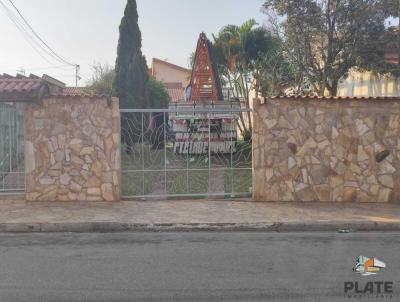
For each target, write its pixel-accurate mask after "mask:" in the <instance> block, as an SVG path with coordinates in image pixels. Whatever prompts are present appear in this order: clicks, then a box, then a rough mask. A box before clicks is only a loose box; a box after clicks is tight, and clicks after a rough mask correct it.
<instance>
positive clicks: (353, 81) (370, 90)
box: [338, 71, 400, 96]
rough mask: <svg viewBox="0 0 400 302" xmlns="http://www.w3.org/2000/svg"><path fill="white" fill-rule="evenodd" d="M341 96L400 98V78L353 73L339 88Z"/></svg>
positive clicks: (370, 73) (368, 73) (369, 73)
mask: <svg viewBox="0 0 400 302" xmlns="http://www.w3.org/2000/svg"><path fill="white" fill-rule="evenodd" d="M338 95H339V96H400V77H397V78H396V77H393V76H387V75H376V74H373V73H372V72H358V71H352V72H350V75H349V76H348V78H347V79H345V80H342V81H341V82H340V84H339V87H338Z"/></svg>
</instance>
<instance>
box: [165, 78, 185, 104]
mask: <svg viewBox="0 0 400 302" xmlns="http://www.w3.org/2000/svg"><path fill="white" fill-rule="evenodd" d="M164 85H165V88H166V89H167V91H168V94H169V96H170V98H171V102H179V101H183V100H184V99H185V89H184V88H183V87H182V83H164Z"/></svg>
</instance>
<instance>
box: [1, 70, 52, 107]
mask: <svg viewBox="0 0 400 302" xmlns="http://www.w3.org/2000/svg"><path fill="white" fill-rule="evenodd" d="M43 85H44V83H43V81H42V79H41V78H39V77H37V76H34V75H31V76H30V77H26V76H23V75H17V76H15V77H13V76H10V75H8V74H3V75H0V101H2V102H7V101H15V102H18V101H34V100H36V99H37V98H38V97H39V90H40V88H41V87H42V86H43Z"/></svg>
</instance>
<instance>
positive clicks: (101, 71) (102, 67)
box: [86, 63, 115, 95]
mask: <svg viewBox="0 0 400 302" xmlns="http://www.w3.org/2000/svg"><path fill="white" fill-rule="evenodd" d="M91 67H92V70H93V75H92V78H91V79H90V80H89V81H88V82H87V84H86V87H87V88H88V89H89V90H90V91H93V92H95V93H97V94H104V95H112V93H113V82H114V78H115V70H114V69H113V68H111V66H110V65H108V64H101V63H95V64H94V65H92V66H91Z"/></svg>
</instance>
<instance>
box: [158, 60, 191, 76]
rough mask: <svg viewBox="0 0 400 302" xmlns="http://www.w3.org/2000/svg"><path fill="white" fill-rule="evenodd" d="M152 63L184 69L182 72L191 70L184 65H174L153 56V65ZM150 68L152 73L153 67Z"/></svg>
mask: <svg viewBox="0 0 400 302" xmlns="http://www.w3.org/2000/svg"><path fill="white" fill-rule="evenodd" d="M154 63H160V64H164V65H166V66H169V67H171V68H173V69H177V70H180V71H184V72H191V70H190V69H187V68H185V67H181V66H178V65H175V64H172V63H170V62H167V61H163V60H160V59H157V58H153V65H154ZM150 70H151V72H152V74H153V72H154V67H152V68H150Z"/></svg>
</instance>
